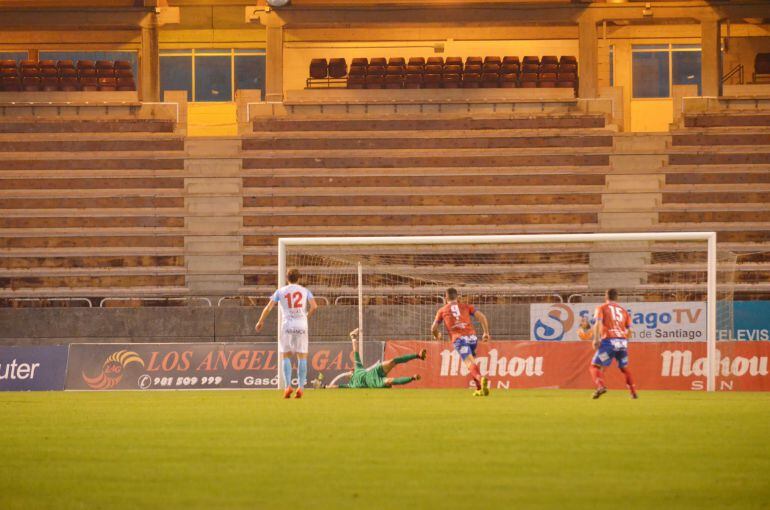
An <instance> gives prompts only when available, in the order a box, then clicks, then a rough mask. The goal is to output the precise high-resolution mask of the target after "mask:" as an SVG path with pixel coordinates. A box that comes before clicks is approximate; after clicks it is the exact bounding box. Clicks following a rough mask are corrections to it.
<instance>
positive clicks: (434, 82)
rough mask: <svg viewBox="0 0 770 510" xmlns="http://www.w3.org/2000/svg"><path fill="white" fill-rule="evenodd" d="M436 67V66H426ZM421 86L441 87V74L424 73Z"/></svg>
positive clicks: (429, 87)
mask: <svg viewBox="0 0 770 510" xmlns="http://www.w3.org/2000/svg"><path fill="white" fill-rule="evenodd" d="M426 67H437V66H426ZM422 87H423V88H425V89H437V88H440V87H441V74H438V73H427V72H426V73H425V74H424V75H423V77H422Z"/></svg>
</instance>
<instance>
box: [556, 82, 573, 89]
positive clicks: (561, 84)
mask: <svg viewBox="0 0 770 510" xmlns="http://www.w3.org/2000/svg"><path fill="white" fill-rule="evenodd" d="M576 86H577V82H574V81H557V82H556V88H560V89H574V88H576Z"/></svg>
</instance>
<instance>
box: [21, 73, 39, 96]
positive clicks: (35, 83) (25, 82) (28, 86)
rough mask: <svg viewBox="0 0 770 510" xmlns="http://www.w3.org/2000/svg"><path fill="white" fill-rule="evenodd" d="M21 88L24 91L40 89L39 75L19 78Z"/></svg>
mask: <svg viewBox="0 0 770 510" xmlns="http://www.w3.org/2000/svg"><path fill="white" fill-rule="evenodd" d="M21 88H22V90H23V91H24V92H36V91H38V90H40V77H39V76H25V77H23V78H22V79H21Z"/></svg>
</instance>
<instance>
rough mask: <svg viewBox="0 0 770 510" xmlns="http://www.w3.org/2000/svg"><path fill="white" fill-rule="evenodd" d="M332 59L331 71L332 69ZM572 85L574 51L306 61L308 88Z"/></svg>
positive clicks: (572, 86)
mask: <svg viewBox="0 0 770 510" xmlns="http://www.w3.org/2000/svg"><path fill="white" fill-rule="evenodd" d="M332 61H335V62H336V64H335V66H336V67H335V68H334V69H335V72H334V73H332V71H331V69H332V64H331V63H332ZM343 86H345V87H347V88H350V89H362V88H367V89H382V88H385V89H401V88H409V89H414V88H428V89H430V88H447V89H450V88H451V89H455V88H518V87H523V88H539V87H540V88H554V87H562V88H572V89H575V90H576V91H577V86H578V78H577V60H576V58H575V57H574V56H570V55H563V56H561V57H558V58H557V57H556V56H553V55H546V56H544V57H543V59H542V60H540V59H539V58H538V57H535V56H527V57H524V59H523V60H522V63H520V61H519V57H517V56H510V55H509V56H504V57H502V58H501V57H499V56H486V57H483V58H482V57H475V56H472V57H466V59H465V62H464V63H463V59H462V57H446V59H444V58H443V57H429V58H428V59H427V60H426V59H425V58H423V57H411V58H409V60H408V61H407V60H406V59H405V58H403V57H391V58H390V59H385V58H382V57H379V58H371V59H367V58H354V59H352V60H351V64H350V69H349V70H348V68H347V64H346V61H345V59H342V58H336V59H330V60H329V61H328V62H327V60H326V59H322V58H318V59H313V60H312V61H311V62H310V72H309V78H308V79H307V81H306V88H319V87H323V88H331V87H343Z"/></svg>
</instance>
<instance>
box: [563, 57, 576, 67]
mask: <svg viewBox="0 0 770 510" xmlns="http://www.w3.org/2000/svg"><path fill="white" fill-rule="evenodd" d="M559 64H575V65H577V58H575V57H574V56H572V55H562V56H561V57H560V58H559Z"/></svg>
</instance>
